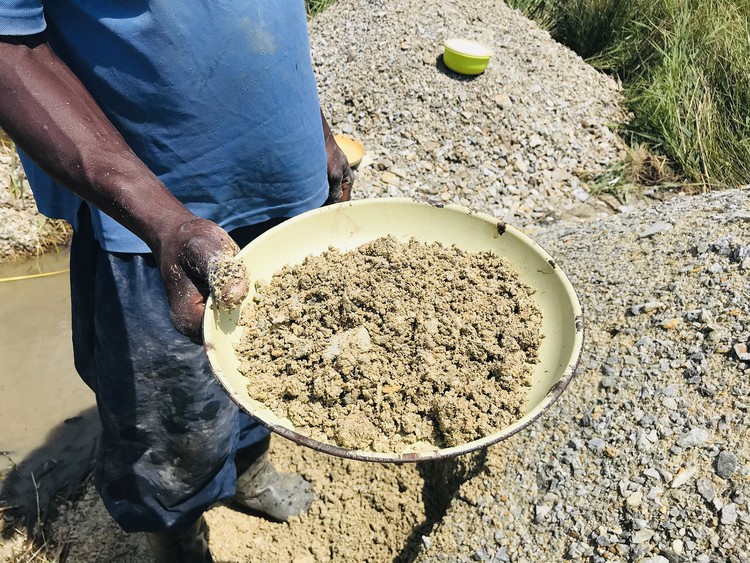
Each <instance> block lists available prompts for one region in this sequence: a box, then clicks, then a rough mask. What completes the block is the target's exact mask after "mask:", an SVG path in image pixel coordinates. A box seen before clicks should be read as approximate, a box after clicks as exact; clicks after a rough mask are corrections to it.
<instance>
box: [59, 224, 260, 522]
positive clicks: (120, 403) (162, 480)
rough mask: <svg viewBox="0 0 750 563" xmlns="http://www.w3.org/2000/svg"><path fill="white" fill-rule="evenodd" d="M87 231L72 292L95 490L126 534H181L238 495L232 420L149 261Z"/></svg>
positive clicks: (77, 253) (77, 242) (75, 262)
mask: <svg viewBox="0 0 750 563" xmlns="http://www.w3.org/2000/svg"><path fill="white" fill-rule="evenodd" d="M87 223H88V221H87V217H85V218H84V220H83V221H82V225H81V229H80V230H79V232H77V233H76V235H75V236H74V241H73V247H72V250H71V282H72V283H71V286H72V299H73V319H74V320H73V328H74V331H73V332H74V335H73V336H74V351H75V360H76V367H77V368H78V370H79V373H80V374H81V376H82V377H83V379H84V380H85V381H86V382H87V383H88V384H89V386H91V387H92V389H93V390H94V391H95V393H96V397H97V404H98V408H99V416H100V418H101V421H102V429H103V430H102V436H101V438H100V444H99V449H98V453H97V464H96V471H95V483H96V486H97V489H98V490H99V492H100V494H101V496H102V499H103V500H104V503H105V505H106V506H107V509H108V510H109V511H110V513H111V514H112V516H113V517H114V519H115V520H116V521H117V522H118V523H119V524H120V525H121V526H122V527H123V529H125V530H126V531H146V532H159V531H164V530H170V529H181V528H186V527H189V526H190V525H192V524H193V523H194V522H195V521H197V520H198V518H199V517H200V515H201V514H202V513H203V512H204V511H205V510H206V509H207V508H208V507H209V506H210V505H211V504H213V503H214V502H216V501H217V500H219V499H222V498H228V497H231V496H232V495H233V494H234V487H235V479H236V473H235V468H234V451H235V448H236V445H237V442H238V434H239V419H238V412H237V409H236V407H235V406H234V404H233V403H231V401H230V400H229V398H228V397H227V396H226V394H225V393H224V392H223V390H222V389H221V388H220V386H219V385H218V384H217V382H216V381H215V380H214V378H213V376H212V375H211V373H210V370H209V368H208V365H207V361H206V358H205V354H204V352H203V348H202V347H201V346H196V345H195V344H193V343H192V342H190V340H189V339H187V338H186V337H184V336H182V335H181V334H179V333H178V332H177V331H176V330H175V329H174V328H173V326H172V324H171V322H170V319H169V309H168V305H167V299H166V295H165V294H164V289H163V285H162V283H161V279H160V276H159V272H158V269H157V268H156V267H155V264H154V263H153V259H152V258H151V256H150V255H126V254H112V253H108V252H104V251H103V250H101V248H100V247H99V245H98V244H97V243H96V241H95V240H94V239H93V236H92V234H91V230H90V225H88V224H87ZM264 432H267V431H265V430H259V431H258V432H256V435H257V436H256V437H257V439H259V440H262V439H263V438H264V437H265V436H264V435H263V434H264Z"/></svg>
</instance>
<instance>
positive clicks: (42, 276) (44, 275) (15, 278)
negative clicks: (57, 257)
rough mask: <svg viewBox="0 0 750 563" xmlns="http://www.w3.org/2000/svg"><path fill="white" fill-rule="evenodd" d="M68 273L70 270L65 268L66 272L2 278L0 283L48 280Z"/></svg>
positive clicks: (59, 271) (58, 271)
mask: <svg viewBox="0 0 750 563" xmlns="http://www.w3.org/2000/svg"><path fill="white" fill-rule="evenodd" d="M68 272H70V268H65V269H64V270H57V271H55V272H44V273H41V274H27V275H25V276H13V277H10V278H0V283H5V282H14V281H23V280H31V279H34V278H46V277H48V276H57V275H60V274H67V273H68Z"/></svg>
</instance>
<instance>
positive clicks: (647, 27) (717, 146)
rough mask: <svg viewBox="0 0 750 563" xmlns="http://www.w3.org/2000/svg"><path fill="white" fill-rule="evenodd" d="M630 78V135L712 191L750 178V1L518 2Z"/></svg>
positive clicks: (582, 51)
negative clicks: (631, 116) (631, 118)
mask: <svg viewBox="0 0 750 563" xmlns="http://www.w3.org/2000/svg"><path fill="white" fill-rule="evenodd" d="M511 5H513V6H514V7H516V8H518V9H520V10H522V11H523V12H524V13H525V14H526V15H528V16H529V17H531V18H533V19H535V20H536V21H537V22H538V23H539V24H540V25H541V26H542V27H545V28H546V29H548V30H549V31H550V33H551V35H552V36H553V37H554V38H555V39H557V40H558V41H560V42H561V43H564V44H565V45H567V46H568V47H570V48H571V49H573V50H574V51H576V52H577V53H578V54H579V55H581V56H582V57H584V58H585V59H586V60H587V61H588V62H589V63H591V64H592V65H593V66H595V67H596V68H599V69H600V70H603V71H605V72H610V73H613V74H616V75H617V76H618V77H619V78H620V79H621V80H622V82H623V85H624V90H625V103H626V106H627V108H628V109H629V110H630V111H631V112H632V113H633V115H634V116H635V117H634V119H633V121H632V122H631V123H630V124H628V125H627V133H628V135H627V136H628V137H629V138H630V139H632V141H633V142H634V143H635V144H636V145H637V144H645V145H647V146H648V148H649V150H650V151H656V152H658V153H660V154H662V155H664V156H665V157H666V158H668V159H669V161H670V163H671V164H672V166H674V167H675V169H676V170H677V171H679V173H680V174H681V175H682V176H683V177H685V178H686V179H687V180H688V181H689V182H692V183H696V184H699V185H701V186H703V187H704V188H715V187H720V188H723V187H734V186H737V185H742V184H747V183H748V182H750V80H749V79H748V77H750V0H705V1H703V2H685V1H683V0H565V1H563V0H511Z"/></svg>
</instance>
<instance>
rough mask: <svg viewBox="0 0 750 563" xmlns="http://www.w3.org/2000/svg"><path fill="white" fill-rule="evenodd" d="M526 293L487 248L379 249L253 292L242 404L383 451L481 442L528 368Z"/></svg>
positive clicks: (532, 345)
mask: <svg viewBox="0 0 750 563" xmlns="http://www.w3.org/2000/svg"><path fill="white" fill-rule="evenodd" d="M532 294H533V291H532V290H531V288H529V287H527V286H525V285H524V284H523V283H521V281H520V280H519V279H518V276H517V274H516V273H515V272H514V271H513V270H512V268H511V267H510V264H509V263H508V262H507V261H505V260H503V259H501V258H499V257H497V256H496V255H494V254H492V253H490V252H480V253H468V252H464V251H461V250H459V249H458V248H456V247H452V248H447V247H444V246H442V245H440V244H438V243H432V244H425V243H421V242H418V241H416V240H411V241H409V242H408V243H405V244H402V243H400V242H398V241H397V240H396V239H395V238H393V237H384V238H381V239H377V240H375V241H372V242H370V243H367V244H365V245H362V246H361V247H360V248H358V249H356V250H355V251H351V252H347V253H342V252H340V251H338V250H336V249H329V251H327V252H325V253H324V254H323V255H321V256H319V257H308V258H307V259H306V260H305V261H304V262H303V264H301V265H299V266H294V267H286V268H284V269H282V270H281V271H280V272H278V273H277V274H276V275H274V277H273V279H272V280H271V282H270V284H267V283H262V284H260V285H259V287H258V293H257V294H256V295H255V296H254V298H253V302H254V304H253V305H252V306H249V307H247V308H246V309H245V310H244V312H243V316H242V321H241V322H242V324H244V325H245V332H244V334H243V337H242V341H241V343H240V345H239V347H238V354H239V356H240V358H241V360H242V362H241V367H240V370H241V371H242V373H244V374H245V375H247V376H248V390H249V393H250V396H251V397H253V398H254V399H256V400H259V401H261V402H262V403H264V404H265V405H266V406H267V407H269V408H270V409H271V410H272V411H274V412H275V413H276V414H279V415H282V416H284V417H286V418H288V419H289V420H290V421H291V422H292V423H293V424H294V425H295V428H297V430H298V431H300V432H302V433H303V434H306V435H309V436H311V437H313V438H315V439H318V440H322V441H326V442H332V443H336V444H338V445H340V446H343V447H346V448H351V449H361V450H373V451H380V452H401V451H404V450H406V449H407V448H410V447H415V448H419V447H425V448H428V447H444V446H453V445H458V444H462V443H465V442H469V441H472V440H475V439H478V438H480V437H483V436H486V435H488V434H490V433H492V432H494V431H497V430H498V429H500V428H502V427H503V426H505V425H507V424H509V423H511V422H512V421H513V420H515V419H516V418H518V417H519V416H520V415H521V408H522V406H523V403H524V401H525V398H526V393H527V390H528V387H529V385H530V376H531V374H532V372H533V369H534V364H535V363H537V361H538V360H537V349H538V347H539V343H540V339H541V335H540V326H541V312H540V311H539V309H538V307H537V306H536V305H535V303H534V300H533V297H532Z"/></svg>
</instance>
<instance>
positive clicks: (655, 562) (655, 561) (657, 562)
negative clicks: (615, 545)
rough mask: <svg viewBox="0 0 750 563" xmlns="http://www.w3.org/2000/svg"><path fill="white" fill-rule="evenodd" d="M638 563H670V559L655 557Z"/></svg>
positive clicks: (640, 560) (646, 558)
mask: <svg viewBox="0 0 750 563" xmlns="http://www.w3.org/2000/svg"><path fill="white" fill-rule="evenodd" d="M638 563H670V561H669V559H667V558H666V557H662V556H661V555H653V556H651V557H644V558H642V559H639V560H638Z"/></svg>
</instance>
